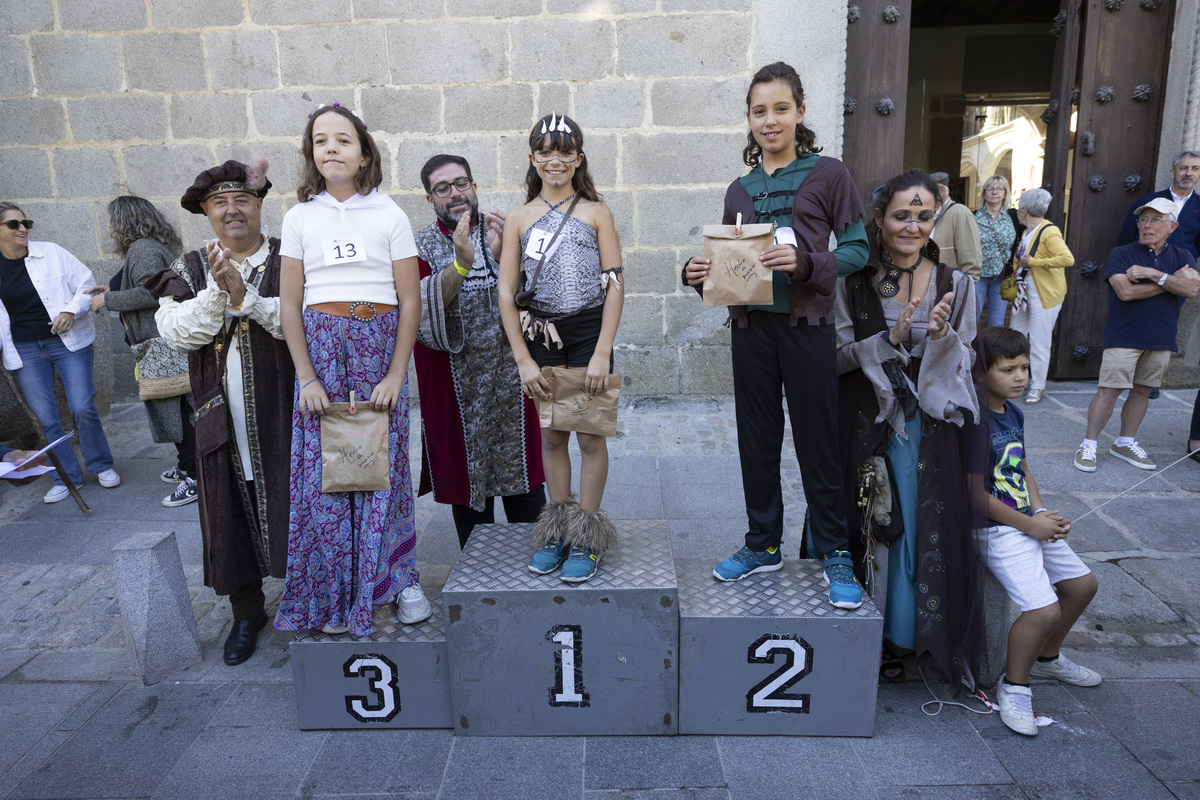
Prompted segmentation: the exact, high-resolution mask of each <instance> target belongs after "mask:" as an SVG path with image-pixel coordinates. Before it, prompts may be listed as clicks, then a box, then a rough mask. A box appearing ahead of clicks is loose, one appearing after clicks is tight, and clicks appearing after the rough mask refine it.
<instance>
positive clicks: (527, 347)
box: [500, 114, 624, 583]
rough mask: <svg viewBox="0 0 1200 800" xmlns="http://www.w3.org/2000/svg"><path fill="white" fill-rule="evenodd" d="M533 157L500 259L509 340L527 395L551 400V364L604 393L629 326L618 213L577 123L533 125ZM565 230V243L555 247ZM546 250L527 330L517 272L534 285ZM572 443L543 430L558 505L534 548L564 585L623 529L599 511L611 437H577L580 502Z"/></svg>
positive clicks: (534, 563) (584, 573) (585, 570)
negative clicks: (595, 175) (616, 344)
mask: <svg viewBox="0 0 1200 800" xmlns="http://www.w3.org/2000/svg"><path fill="white" fill-rule="evenodd" d="M529 150H530V154H529V170H528V172H527V173H526V176H525V193H526V203H525V205H523V206H520V207H518V208H515V209H513V210H512V211H510V212H509V213H508V216H507V217H506V221H505V226H504V247H503V249H502V251H501V256H500V317H501V319H502V320H503V322H504V332H505V334H506V335H507V336H508V342H509V345H510V346H511V347H512V351H513V356H514V358H516V361H517V366H518V368H519V369H520V372H521V384H522V387H523V388H524V390H525V393H526V395H528V396H529V397H533V398H535V399H537V400H539V401H545V400H547V399H548V394H547V393H548V392H549V390H550V386H549V384H548V383H547V382H546V381H545V379H544V378H543V377H542V373H541V368H542V367H544V366H557V367H568V368H572V369H577V370H580V371H581V372H584V373H585V379H584V382H585V385H586V387H587V391H588V392H590V393H592V394H597V393H599V392H600V391H602V390H603V389H604V387H605V385H606V379H607V377H608V375H609V372H610V371H611V367H612V352H613V340H614V339H615V338H616V335H617V325H618V324H619V323H620V321H621V306H622V304H623V302H624V294H623V292H622V290H621V281H620V278H619V277H618V273H620V272H621V242H620V239H619V238H618V236H617V229H616V225H615V223H614V222H613V216H612V212H611V211H609V210H608V206H606V205H604V203H602V202H600V195H599V194H598V193H597V192H596V187H595V186H594V185H593V183H592V178H591V175H590V174H589V172H588V162H587V160H586V156H585V155H584V152H583V131H582V130H580V128H579V125H578V124H577V123H576V122H575V121H574V120H573V119H571V118H570V117H565V116H563V117H560V116H558V115H556V114H551V115H549V116H547V117H544V118H542V119H540V120H538V121H537V123H535V124H534V126H533V131H532V132H531V133H530V135H529ZM572 205H574V207H573V208H572ZM564 216H565V217H566V219H565V222H564ZM560 223H561V232H560V233H559V238H558V239H557V241H553V238H554V232H555V231H556V230H558V229H559V228H560ZM543 252H544V253H547V255H546V258H545V263H544V265H543V268H542V270H541V271H540V272H539V274H538V278H537V281H536V283H535V284H534V288H535V289H536V297H534V299H533V300H532V301H531V302H529V304H528V309H527V311H526V312H525V313H528V314H529V316H528V317H526V318H525V320H524V322H525V324H524V325H523V324H522V312H521V310H520V309H519V308H518V307H517V304H516V299H515V294H516V292H517V290H518V286H517V280H518V273H519V271H520V269H521V266H522V264H524V268H525V272H526V275H527V280H528V281H529V282H530V283H533V278H532V276H533V273H534V271H535V270H536V269H537V264H538V262H539V261H540V260H541V256H542V253H543ZM521 288H522V289H527V288H528V287H521ZM523 329H524V330H523ZM526 331H527V333H526ZM527 335H528V336H529V340H528V341H527V340H526V336H527ZM569 438H570V433H569V432H565V431H556V430H552V429H550V428H542V464H543V466H544V468H545V472H546V487H547V488H548V489H549V491H550V502H549V503H548V504H547V505H546V507H545V509H544V510H543V512H542V516H541V517H540V518H539V520H538V522H537V525H536V526H535V527H534V545H535V547H537V548H539V549H538V550H537V552H535V553H534V555H533V558H532V559H531V560H530V562H529V569H530V570H531V571H532V572H535V573H538V574H548V573H550V572H554V571H555V570H557V569H558V568H559V567H560V566H561V567H562V575H561V577H562V579H563V580H564V581H567V582H570V583H577V582H580V581H586V580H588V579H589V578H591V577H592V576H593V575H594V574H595V572H596V567H597V566H598V564H599V561H600V557H601V556H602V555H603V553H604V550H605V549H606V548H607V547H608V546H610V545H611V544H612V543H613V541H614V540H615V537H616V531H615V530H614V528H613V525H612V523H611V522H610V521H609V519H608V515H607V514H605V513H604V512H603V511H601V510H600V502H601V500H602V499H603V497H604V484H605V482H606V481H607V479H608V445H607V441H606V440H605V438H604V437H603V436H598V435H595V434H588V433H576V438H577V441H578V443H579V450H580V453H581V454H582V458H583V461H582V464H581V468H580V477H579V502H575V498H574V496H572V494H571V460H570V457H569V456H568V454H567V443H568V440H569ZM564 562H565V563H564Z"/></svg>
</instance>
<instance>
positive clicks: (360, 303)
mask: <svg viewBox="0 0 1200 800" xmlns="http://www.w3.org/2000/svg"><path fill="white" fill-rule="evenodd" d="M301 152H302V154H303V162H304V165H303V174H302V176H301V181H300V186H299V188H298V190H297V195H298V198H299V200H300V204H299V205H297V206H295V207H293V208H292V209H291V210H289V211H288V212H287V214H286V215H285V216H284V219H283V235H282V244H281V247H280V254H281V256H282V276H281V291H280V309H279V316H280V322H281V324H282V327H283V333H284V338H285V339H286V341H287V344H288V349H289V350H290V351H291V354H292V360H293V361H294V362H295V364H296V379H297V380H296V395H295V398H296V400H295V408H294V410H293V415H292V421H293V434H292V461H291V504H292V510H291V516H290V524H289V529H288V567H287V577H286V578H285V585H284V593H283V598H282V599H281V600H280V607H279V613H278V615H277V617H276V621H275V627H276V628H279V629H281V630H303V629H317V628H320V629H323V630H325V631H326V632H327V633H342V632H344V631H346V630H349V631H351V632H353V633H354V634H355V635H358V636H364V635H367V634H369V633H370V632H371V612H372V609H373V607H374V606H381V605H385V604H390V603H397V604H398V606H399V617H400V621H401V622H404V623H413V622H419V621H421V620H423V619H426V618H427V617H428V616H429V615H430V606H429V603H428V601H427V600H426V599H425V596H424V595H423V594H422V592H421V587H420V583H419V576H418V574H417V570H416V564H415V559H414V557H413V555H412V553H413V548H414V546H415V543H416V533H415V528H414V524H413V521H414V508H413V495H412V477H411V475H410V474H409V466H408V406H409V403H408V378H407V371H408V359H409V356H410V355H411V354H412V348H413V343H414V342H415V341H416V336H417V325H418V324H419V322H420V318H421V305H420V294H419V292H420V290H419V279H418V272H417V248H416V243H415V242H414V241H413V234H412V227H411V226H410V225H409V222H408V218H407V217H406V216H405V214H404V212H403V211H401V210H400V208H399V206H397V205H396V204H395V202H394V201H392V199H391V198H389V197H387V196H386V195H383V194H380V193H379V192H378V191H377V188H378V186H379V184H380V183H382V180H383V175H382V171H381V169H380V159H379V149H378V147H377V146H376V145H375V141H374V139H373V138H372V137H371V135H370V134H369V133H367V130H366V126H365V125H364V124H363V123H362V121H361V120H360V119H359V118H358V117H357V116H356V115H355V114H353V113H352V112H350V111H348V110H346V109H344V108H342V107H340V106H338V105H336V104H335V105H334V106H331V107H320V108H318V109H317V111H315V112H314V113H313V114H312V115H311V116H310V118H309V123H308V126H307V127H306V129H305V132H304V138H303V141H302V143H301ZM351 392H354V393H355V399H356V400H360V399H361V402H362V404H363V406H364V407H366V406H367V405H368V403H369V405H370V407H371V408H373V409H375V410H376V411H386V412H387V413H388V428H389V442H388V443H389V456H390V459H391V468H390V475H389V477H390V488H389V489H386V490H383V491H376V492H330V493H325V492H322V491H321V446H320V439H321V430H320V415H321V414H323V413H325V412H326V411H328V409H329V404H330V402H346V401H348V400H349V399H350V397H349V394H350V393H351Z"/></svg>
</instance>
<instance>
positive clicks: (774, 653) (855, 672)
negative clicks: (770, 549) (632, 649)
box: [675, 559, 883, 736]
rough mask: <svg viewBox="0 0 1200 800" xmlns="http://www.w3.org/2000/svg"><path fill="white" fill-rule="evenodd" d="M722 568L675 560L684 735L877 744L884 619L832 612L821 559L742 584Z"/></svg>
mask: <svg viewBox="0 0 1200 800" xmlns="http://www.w3.org/2000/svg"><path fill="white" fill-rule="evenodd" d="M713 566H714V562H713V561H712V560H707V561H700V560H695V559H684V560H680V561H677V562H676V565H675V568H676V571H677V575H678V579H679V648H680V652H679V661H680V671H679V732H680V733H696V734H719V735H731V734H763V735H776V736H779V735H783V736H870V735H871V734H872V732H873V729H874V724H875V695H876V691H877V689H878V681H879V657H880V646H881V643H882V640H883V616H882V615H881V614H880V613H879V611H878V610H877V609H876V608H875V605H874V604H873V603H872V602H871V601H870V599H865V601H864V602H863V605H862V607H861V608H859V609H856V610H854V611H847V610H843V609H839V608H834V607H833V606H831V605H830V604H829V593H828V589H827V588H826V586H825V582H824V579H823V577H822V574H821V568H820V566H819V565H818V563H817V562H816V561H814V560H793V559H785V560H784V563H783V568H782V569H780V570H779V571H778V572H768V573H760V574H757V575H751V576H750V577H748V578H745V579H744V580H741V581H738V582H736V583H725V582H721V581H718V580H716V579H715V578H713V575H712V570H713Z"/></svg>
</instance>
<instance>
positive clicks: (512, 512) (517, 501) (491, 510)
mask: <svg viewBox="0 0 1200 800" xmlns="http://www.w3.org/2000/svg"><path fill="white" fill-rule="evenodd" d="M500 500H501V501H502V502H503V503H504V516H505V517H507V518H508V521H509V522H537V518H538V514H540V513H542V507H543V506H545V505H546V491H545V484H541V483H539V484H538V485H537V486H535V487H533V489H532V490H530V491H528V492H526V493H525V494H510V495H508V496H506V497H502V498H500ZM450 510H451V513H453V514H454V528H455V530H457V531H458V546H459V547H466V546H467V538H468V537H469V536H470V535H471V531H473V530H474V529H475V526H476V525H487V524H488V523H490V522H495V521H496V498H494V497H489V498H488V499H487V506H485V507H484V509H483V511H476V510H475V509H473V508H471V507H470V506H460V505H452V506H450Z"/></svg>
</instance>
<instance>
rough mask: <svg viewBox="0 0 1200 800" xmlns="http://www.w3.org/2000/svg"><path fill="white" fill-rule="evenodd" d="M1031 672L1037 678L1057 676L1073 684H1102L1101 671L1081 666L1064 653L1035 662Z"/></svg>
mask: <svg viewBox="0 0 1200 800" xmlns="http://www.w3.org/2000/svg"><path fill="white" fill-rule="evenodd" d="M1029 674H1030V675H1032V676H1033V677H1035V678H1057V679H1058V680H1060V681H1062V682H1063V683H1069V684H1071V685H1072V686H1099V685H1100V673H1099V672H1096V671H1095V670H1091V669H1088V668H1087V667H1081V666H1079V665H1078V664H1076V663H1075V662H1074V661H1072V660H1071V659H1069V658H1067V657H1066V656H1064V655H1063V654H1062V653H1059V654H1058V658H1056V659H1054V660H1053V661H1050V662H1047V663H1043V662H1041V661H1035V662H1033V667H1032V668H1031V669H1030V670H1029Z"/></svg>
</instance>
